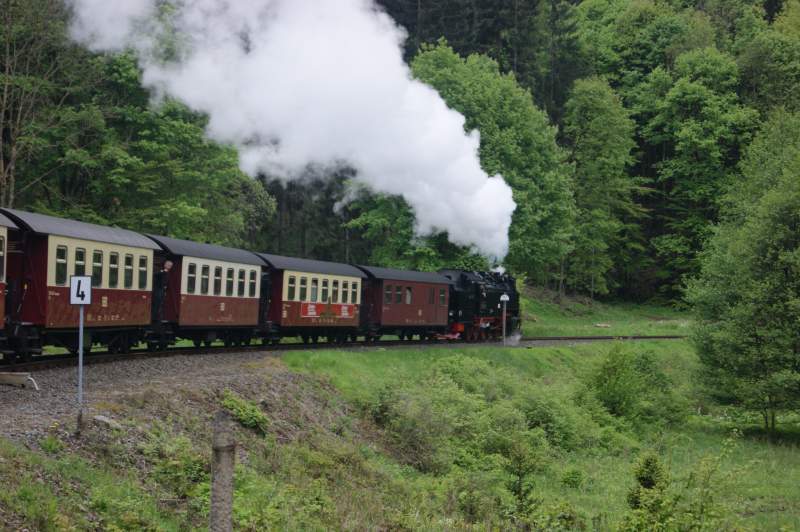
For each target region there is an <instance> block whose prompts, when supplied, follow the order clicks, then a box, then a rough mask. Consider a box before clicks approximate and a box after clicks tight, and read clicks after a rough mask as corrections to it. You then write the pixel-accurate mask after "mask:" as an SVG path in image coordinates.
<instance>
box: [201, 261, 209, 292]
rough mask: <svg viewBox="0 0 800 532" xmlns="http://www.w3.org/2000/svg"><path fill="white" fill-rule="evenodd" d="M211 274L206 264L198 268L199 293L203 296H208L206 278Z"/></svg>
mask: <svg viewBox="0 0 800 532" xmlns="http://www.w3.org/2000/svg"><path fill="white" fill-rule="evenodd" d="M210 272H211V267H210V266H209V265H208V264H204V265H203V266H202V267H201V268H200V293H201V294H203V295H207V294H208V276H209V273H210Z"/></svg>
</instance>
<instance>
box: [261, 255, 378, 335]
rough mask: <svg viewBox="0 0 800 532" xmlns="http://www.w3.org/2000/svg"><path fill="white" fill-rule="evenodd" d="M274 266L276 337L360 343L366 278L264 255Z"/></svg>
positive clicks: (271, 315)
mask: <svg viewBox="0 0 800 532" xmlns="http://www.w3.org/2000/svg"><path fill="white" fill-rule="evenodd" d="M258 256H259V257H261V258H262V259H263V260H264V261H265V262H266V263H267V265H268V266H269V279H270V286H271V288H270V305H269V312H268V315H267V320H268V322H269V324H270V327H271V328H272V331H271V332H272V334H273V335H274V334H280V335H281V336H287V335H289V336H292V335H297V336H300V337H301V338H302V339H303V340H304V341H309V340H311V341H316V340H317V339H319V337H321V336H324V337H327V338H328V339H329V340H330V339H333V340H339V341H344V340H346V339H348V338H350V339H353V340H355V337H356V335H357V333H358V327H359V323H360V309H361V291H362V288H363V283H362V281H363V280H364V278H365V277H366V276H365V275H364V272H362V271H361V270H359V269H358V268H356V267H354V266H350V265H349V264H342V263H339V262H326V261H319V260H310V259H297V258H294V257H283V256H281V255H270V254H268V253H258Z"/></svg>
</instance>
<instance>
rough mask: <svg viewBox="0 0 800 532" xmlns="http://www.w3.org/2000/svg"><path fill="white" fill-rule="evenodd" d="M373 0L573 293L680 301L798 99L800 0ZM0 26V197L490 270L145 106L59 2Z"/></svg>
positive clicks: (211, 233)
mask: <svg viewBox="0 0 800 532" xmlns="http://www.w3.org/2000/svg"><path fill="white" fill-rule="evenodd" d="M378 3H379V4H380V5H381V6H382V7H383V8H384V9H385V10H386V11H387V12H388V13H389V14H390V15H391V16H392V17H393V18H394V19H395V20H396V21H397V22H398V23H399V24H401V25H402V26H403V27H404V28H406V30H407V33H408V39H407V42H406V48H405V56H406V59H407V60H408V62H409V65H410V67H411V70H412V72H413V75H414V76H415V77H416V78H418V79H420V80H421V81H424V82H425V83H428V84H430V85H431V86H433V87H434V88H436V89H437V90H438V91H439V93H440V94H441V96H442V97H443V98H444V99H445V101H446V102H447V104H448V105H449V106H450V107H452V108H454V109H456V110H458V111H459V112H461V113H462V114H463V115H464V116H465V117H466V127H467V128H469V129H478V130H479V131H480V133H481V147H480V159H481V163H482V165H483V167H484V169H485V170H486V171H487V172H489V173H490V174H492V173H501V174H502V175H503V176H504V177H505V178H506V180H507V181H508V183H509V184H510V185H511V186H512V188H513V191H514V197H515V200H516V202H517V205H518V207H517V210H516V212H515V213H514V218H513V223H512V228H511V234H510V240H511V244H510V252H509V255H508V257H506V261H505V266H506V267H507V268H509V269H510V270H511V271H512V272H514V273H516V274H517V275H520V276H524V277H525V278H526V279H527V280H528V281H529V282H532V283H536V284H540V285H544V286H549V287H552V288H554V289H558V290H560V291H562V292H564V291H566V292H575V293H581V294H586V295H590V296H593V297H607V298H622V299H633V300H646V299H658V300H662V301H680V300H682V298H683V297H684V291H685V287H686V284H687V281H688V280H689V279H690V278H692V277H695V276H697V275H698V274H699V272H700V271H701V270H700V268H701V263H702V261H701V259H700V252H701V250H702V248H703V246H704V244H705V243H706V242H707V240H708V239H709V237H711V235H712V234H714V233H715V231H714V227H715V226H716V224H717V223H718V222H719V221H720V219H721V217H722V216H723V214H721V213H723V212H724V211H725V209H729V208H730V207H729V206H727V205H726V202H727V201H729V200H728V199H726V198H730V197H731V194H733V193H734V192H735V191H736V190H740V189H748V190H749V189H753V188H754V187H755V188H756V189H757V188H758V185H754V184H753V183H752V180H754V179H757V177H755V176H753V175H752V174H753V172H751V171H750V170H752V163H750V166H747V165H746V164H744V163H743V157H744V154H745V153H747V152H748V150H749V149H751V145H752V143H753V142H754V139H755V138H757V137H758V135H759V132H760V131H762V130H764V128H765V127H768V126H766V125H765V124H769V123H770V122H769V117H770V116H775V115H776V114H777V115H780V114H781V113H787V112H791V111H794V110H797V108H798V103H800V0H784V1H781V0H768V1H766V2H763V3H762V2H760V1H750V0H702V1H696V2H680V1H678V0H670V1H667V0H663V1H654V0H585V1H582V2H578V3H574V2H569V1H567V0H502V1H492V2H488V1H485V0H483V1H482V0H436V1H428V0H379V1H378ZM0 18H1V20H0V44H1V46H0V140H1V141H2V146H1V149H0V192H1V193H0V204H2V205H4V206H13V207H17V208H23V209H28V210H34V211H40V212H46V213H52V214H56V215H61V216H67V217H72V218H77V219H82V220H87V221H95V222H100V223H106V224H118V225H120V226H124V227H130V228H133V229H138V230H143V231H149V232H158V233H168V234H171V235H173V236H177V237H187V238H192V239H196V240H201V241H209V242H219V243H225V244H230V245H238V246H243V247H249V248H253V249H261V250H267V251H271V252H276V253H284V254H291V255H297V256H306V257H314V258H318V259H330V260H343V261H349V262H371V263H374V264H381V265H395V266H406V267H416V268H420V269H434V268H437V267H441V266H444V265H449V266H467V267H485V266H488V265H487V264H486V262H485V259H483V258H482V257H479V256H476V255H474V254H473V253H471V252H470V251H469V250H467V249H463V248H460V247H457V246H454V245H452V244H450V243H449V242H448V241H447V238H446V235H433V236H430V237H426V238H417V237H415V236H414V231H413V227H414V217H413V213H412V211H411V210H410V209H409V207H408V205H407V204H406V203H405V202H404V201H403V200H402V199H400V198H398V197H389V196H381V195H375V194H371V193H369V192H368V191H354V189H353V186H352V183H351V177H352V171H351V170H349V169H342V170H340V171H339V172H338V173H337V174H335V175H309V176H308V178H307V179H305V180H302V181H294V182H289V183H286V182H283V181H279V180H277V179H274V178H273V177H272V176H269V175H260V176H258V177H257V178H255V179H253V178H250V177H248V176H246V175H245V174H243V173H242V172H241V170H240V169H239V167H238V162H237V154H236V152H235V151H234V150H233V149H232V148H230V147H226V146H221V145H218V144H215V143H213V142H211V141H209V140H208V139H207V138H205V137H204V134H203V131H204V125H205V120H206V119H205V117H204V116H202V115H199V114H197V113H194V112H192V111H191V110H189V109H187V108H186V107H185V106H183V105H181V104H180V103H178V102H175V101H170V100H167V101H165V102H163V103H162V104H160V105H157V106H154V105H152V103H151V101H150V95H149V94H148V92H147V91H146V90H145V89H143V88H142V85H141V80H140V71H139V69H138V67H137V64H136V60H135V58H134V57H133V56H132V55H128V54H125V53H122V54H117V55H99V54H93V53H91V52H89V51H87V50H86V49H84V48H82V47H80V46H79V45H77V44H75V43H73V42H72V41H70V39H69V37H68V34H67V27H68V22H69V11H68V9H67V7H65V5H64V4H63V3H62V1H61V0H28V1H21V0H2V9H0ZM778 142H780V140H778ZM789 181H791V180H789ZM776 186H777V185H776ZM345 199H346V200H347V201H345ZM730 201H733V200H730ZM725 212H726V211H725ZM764 223H766V222H764Z"/></svg>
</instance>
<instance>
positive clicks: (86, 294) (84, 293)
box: [69, 275, 92, 431]
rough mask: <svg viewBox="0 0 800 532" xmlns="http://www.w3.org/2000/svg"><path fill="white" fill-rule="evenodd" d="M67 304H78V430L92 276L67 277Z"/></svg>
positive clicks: (81, 404)
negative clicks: (85, 312) (85, 321)
mask: <svg viewBox="0 0 800 532" xmlns="http://www.w3.org/2000/svg"><path fill="white" fill-rule="evenodd" d="M69 304H70V305H78V308H79V309H80V320H79V322H78V430H79V431H80V423H81V418H82V417H83V307H85V306H86V305H91V304H92V278H91V277H90V276H88V275H73V276H72V277H70V279H69Z"/></svg>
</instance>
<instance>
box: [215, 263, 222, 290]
mask: <svg viewBox="0 0 800 532" xmlns="http://www.w3.org/2000/svg"><path fill="white" fill-rule="evenodd" d="M221 293H222V266H216V267H215V268H214V295H215V296H218V295H220V294H221Z"/></svg>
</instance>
